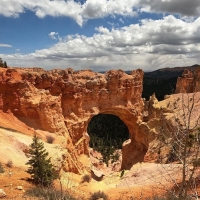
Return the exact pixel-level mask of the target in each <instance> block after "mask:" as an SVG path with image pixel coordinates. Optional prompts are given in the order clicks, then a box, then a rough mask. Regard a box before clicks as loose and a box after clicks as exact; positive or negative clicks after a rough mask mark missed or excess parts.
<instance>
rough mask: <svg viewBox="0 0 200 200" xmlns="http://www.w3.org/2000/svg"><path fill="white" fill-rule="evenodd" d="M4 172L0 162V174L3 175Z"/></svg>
mask: <svg viewBox="0 0 200 200" xmlns="http://www.w3.org/2000/svg"><path fill="white" fill-rule="evenodd" d="M4 172H5V171H4V168H3V165H2V164H1V162H0V173H4Z"/></svg>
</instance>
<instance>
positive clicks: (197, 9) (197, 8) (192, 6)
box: [0, 0, 200, 26]
mask: <svg viewBox="0 0 200 200" xmlns="http://www.w3.org/2000/svg"><path fill="white" fill-rule="evenodd" d="M26 10H30V11H32V12H34V13H35V14H36V16H37V17H39V18H44V17H45V16H53V17H58V16H66V17H70V18H72V19H74V20H75V21H76V22H77V23H78V24H79V25H80V26H82V25H83V23H84V21H87V20H88V19H94V18H104V17H106V16H109V15H110V16H116V15H120V16H135V15H137V12H138V11H145V12H157V13H163V12H164V13H172V14H180V15H181V16H182V17H185V18H188V17H189V18H191V17H192V19H193V17H195V16H196V17H197V16H199V15H200V1H199V0H181V2H180V0H167V1H164V0H163V1H160V0H151V1H147V0H86V1H85V2H84V3H83V4H81V3H80V2H75V1H74V0H34V1H30V0H29V1H27V0H9V1H8V0H1V3H0V15H3V16H6V17H18V16H19V15H20V14H21V13H24V12H26ZM121 22H122V21H121Z"/></svg>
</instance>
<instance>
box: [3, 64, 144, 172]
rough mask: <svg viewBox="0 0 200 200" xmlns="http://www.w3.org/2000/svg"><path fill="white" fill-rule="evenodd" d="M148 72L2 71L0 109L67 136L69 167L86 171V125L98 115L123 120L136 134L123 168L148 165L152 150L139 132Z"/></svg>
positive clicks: (126, 149)
mask: <svg viewBox="0 0 200 200" xmlns="http://www.w3.org/2000/svg"><path fill="white" fill-rule="evenodd" d="M142 88H143V71H142V70H136V71H132V72H131V73H130V75H128V74H126V73H124V72H123V71H122V70H111V71H108V72H106V73H105V74H101V73H96V72H92V71H89V70H83V71H77V72H76V71H73V70H72V69H66V70H58V69H56V70H51V71H45V70H43V69H41V68H29V69H22V68H8V69H3V68H0V111H1V112H4V113H12V114H13V115H14V117H15V118H16V119H18V120H20V121H21V122H23V123H25V124H26V125H27V126H28V127H31V128H34V129H35V130H43V131H48V132H50V133H54V134H55V135H56V136H64V137H63V138H65V140H63V141H62V142H61V143H62V144H61V145H63V146H64V147H65V148H66V149H67V150H68V153H66V154H65V155H63V158H64V163H63V165H64V169H65V170H66V171H72V172H75V173H83V171H84V170H85V169H86V166H84V165H83V163H82V162H81V159H83V157H84V156H86V157H88V155H89V151H88V146H89V136H88V134H87V126H88V123H89V121H90V120H91V118H92V117H93V116H95V115H97V114H100V113H102V114H113V115H116V116H118V117H119V118H120V119H121V120H122V121H123V122H124V123H125V124H126V126H127V127H128V129H129V132H130V134H131V138H130V140H129V141H126V142H125V143H124V145H123V149H122V155H123V160H122V168H125V169H128V168H130V167H131V166H132V165H133V164H134V163H136V162H138V161H143V158H144V155H145V153H146V151H147V143H146V140H145V139H144V136H142V135H139V134H138V131H136V127H137V122H138V121H140V118H141V117H142V116H141V115H142V114H141V113H142V110H143V100H142V99H141V93H142Z"/></svg>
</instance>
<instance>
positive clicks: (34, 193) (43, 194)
mask: <svg viewBox="0 0 200 200" xmlns="http://www.w3.org/2000/svg"><path fill="white" fill-rule="evenodd" d="M25 194H26V195H27V196H31V197H37V198H38V199H40V200H47V199H48V200H61V199H62V200H76V198H75V197H73V196H72V195H70V194H62V197H61V193H60V191H58V190H56V189H55V188H53V187H49V188H42V187H35V188H31V189H29V190H27V191H26V193H25Z"/></svg>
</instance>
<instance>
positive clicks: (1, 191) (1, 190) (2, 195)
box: [0, 189, 6, 198]
mask: <svg viewBox="0 0 200 200" xmlns="http://www.w3.org/2000/svg"><path fill="white" fill-rule="evenodd" d="M5 196H6V193H5V192H4V190H3V189H0V198H3V197H5Z"/></svg>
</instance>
